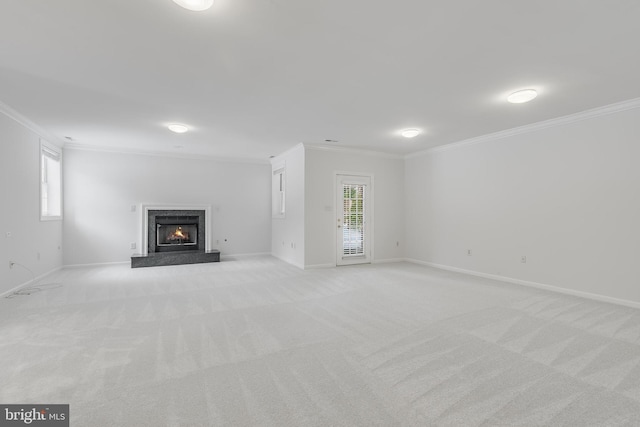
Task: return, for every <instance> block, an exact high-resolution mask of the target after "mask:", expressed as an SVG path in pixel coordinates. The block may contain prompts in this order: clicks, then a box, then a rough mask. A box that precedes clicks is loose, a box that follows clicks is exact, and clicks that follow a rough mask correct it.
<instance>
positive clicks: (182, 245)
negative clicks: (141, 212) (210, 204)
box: [147, 210, 206, 253]
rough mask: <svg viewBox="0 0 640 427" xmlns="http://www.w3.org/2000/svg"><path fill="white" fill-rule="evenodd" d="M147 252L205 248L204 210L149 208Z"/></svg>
mask: <svg viewBox="0 0 640 427" xmlns="http://www.w3.org/2000/svg"><path fill="white" fill-rule="evenodd" d="M148 215H149V219H148V221H147V223H148V227H149V228H148V236H149V237H148V239H149V240H148V242H147V245H148V246H147V251H148V253H153V252H176V251H199V250H204V249H205V236H206V230H205V220H204V218H205V211H204V210H149V212H148Z"/></svg>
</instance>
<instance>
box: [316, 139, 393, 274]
mask: <svg viewBox="0 0 640 427" xmlns="http://www.w3.org/2000/svg"><path fill="white" fill-rule="evenodd" d="M336 172H348V173H353V174H358V173H361V174H372V175H373V178H374V181H373V190H374V197H373V199H374V209H373V216H374V218H373V220H374V235H373V257H372V260H373V262H381V261H392V260H398V259H401V258H403V257H404V243H405V242H404V240H405V236H404V160H403V159H400V158H392V157H389V156H383V155H380V154H370V153H367V152H355V151H346V150H345V151H335V150H326V149H321V148H317V147H313V146H308V147H306V160H305V175H306V179H305V194H306V197H305V265H306V266H307V267H314V266H330V265H332V266H335V265H336V218H337V216H336V206H335V205H336V196H335V186H336V182H335V173H336Z"/></svg>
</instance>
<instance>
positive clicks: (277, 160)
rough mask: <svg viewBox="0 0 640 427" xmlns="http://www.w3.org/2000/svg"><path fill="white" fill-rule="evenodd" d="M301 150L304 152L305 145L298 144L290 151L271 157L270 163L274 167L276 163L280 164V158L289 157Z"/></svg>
mask: <svg viewBox="0 0 640 427" xmlns="http://www.w3.org/2000/svg"><path fill="white" fill-rule="evenodd" d="M300 148H302V150H304V144H302V143H298V144H296V145H294V146H293V147H291V148H289V149H287V150H285V151H283V152H282V153H280V154H276V155H275V156H273V157H270V158H269V162H270V163H271V164H272V165H273V164H274V163H278V162H280V160H279V159H280V157H282V156H286V155H288V154H291V153H293V152H294V151H296V150H299V149H300Z"/></svg>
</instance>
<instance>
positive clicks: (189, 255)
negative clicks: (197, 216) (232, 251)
mask: <svg viewBox="0 0 640 427" xmlns="http://www.w3.org/2000/svg"><path fill="white" fill-rule="evenodd" d="M219 261H220V251H217V250H211V251H206V252H204V251H198V252H196V251H184V252H152V253H149V254H148V255H137V254H136V255H133V256H132V257H131V268H137V267H158V266H162V265H179V264H201V263H206V262H219Z"/></svg>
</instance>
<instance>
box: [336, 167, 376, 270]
mask: <svg viewBox="0 0 640 427" xmlns="http://www.w3.org/2000/svg"><path fill="white" fill-rule="evenodd" d="M336 187H337V188H336V193H337V201H336V202H337V203H336V206H337V218H336V219H337V224H336V230H337V235H336V242H337V248H336V255H337V256H336V265H350V264H367V263H370V262H371V229H372V226H373V223H372V221H371V177H370V176H358V175H337V176H336Z"/></svg>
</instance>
